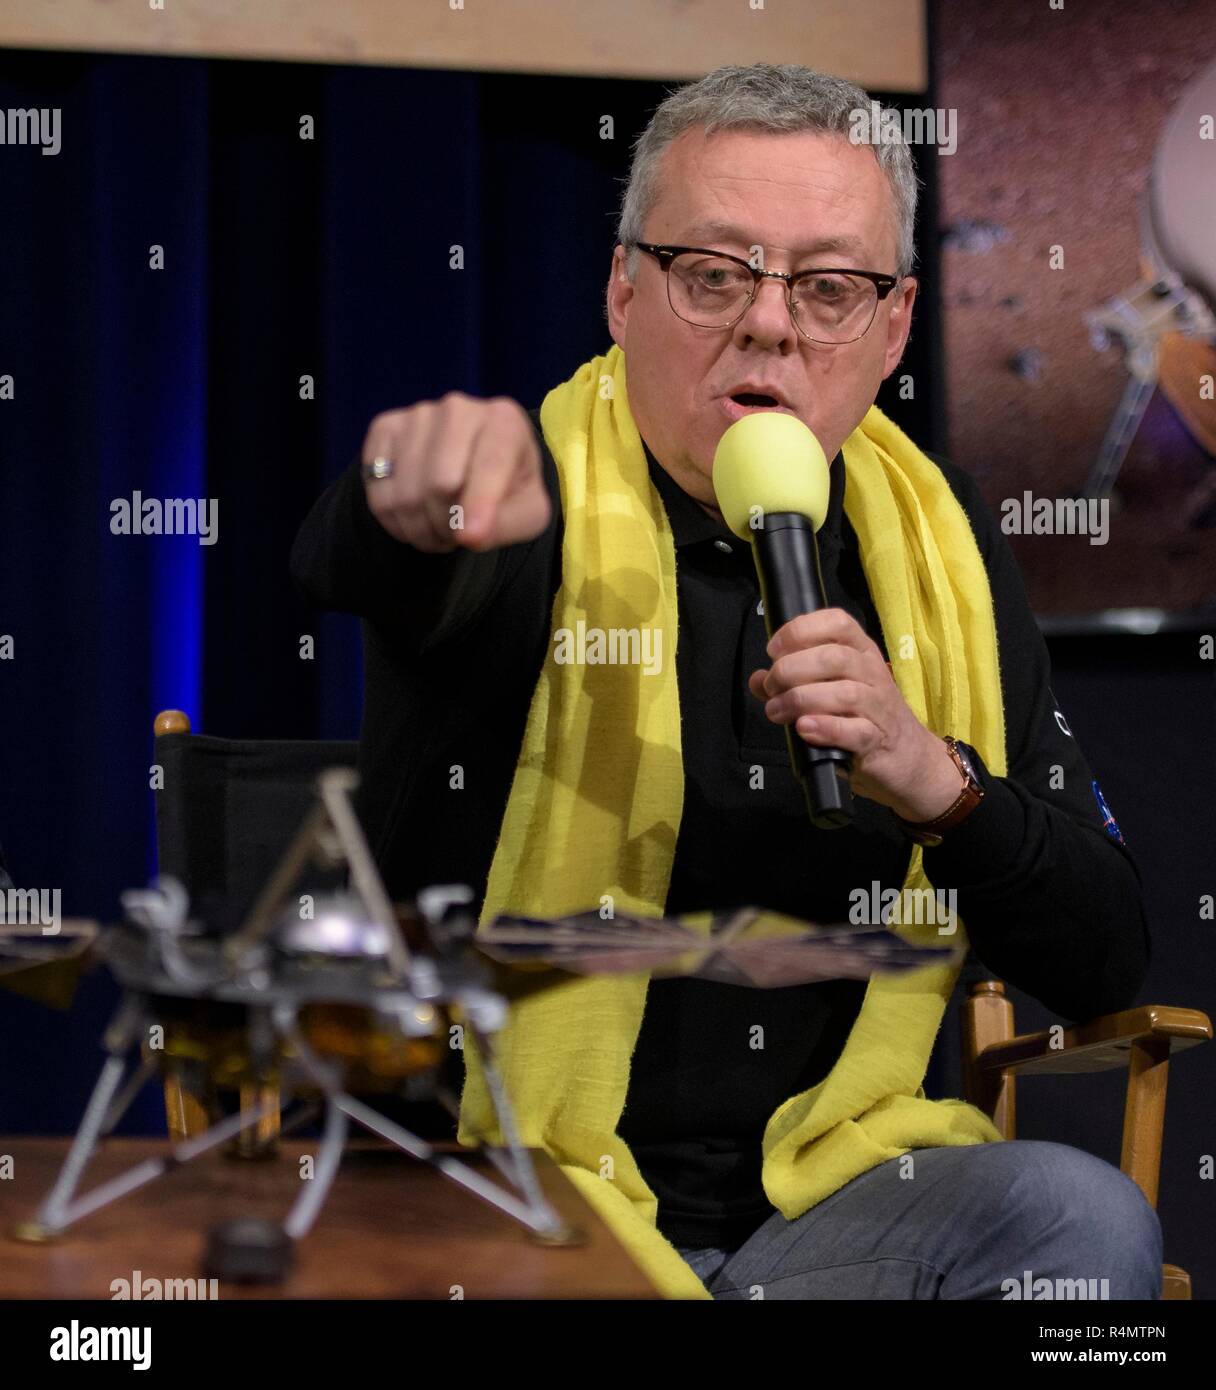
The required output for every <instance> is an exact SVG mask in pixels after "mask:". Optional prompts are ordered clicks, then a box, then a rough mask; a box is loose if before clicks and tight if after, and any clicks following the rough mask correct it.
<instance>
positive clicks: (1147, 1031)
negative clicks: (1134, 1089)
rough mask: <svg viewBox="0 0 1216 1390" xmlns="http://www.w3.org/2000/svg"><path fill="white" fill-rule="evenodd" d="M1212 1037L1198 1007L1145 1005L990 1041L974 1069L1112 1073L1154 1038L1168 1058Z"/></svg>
mask: <svg viewBox="0 0 1216 1390" xmlns="http://www.w3.org/2000/svg"><path fill="white" fill-rule="evenodd" d="M1211 1037H1212V1021H1211V1019H1209V1018H1208V1016H1207V1014H1205V1013H1202V1012H1200V1011H1199V1010H1198V1009H1176V1008H1171V1007H1169V1006H1168V1005H1164V1004H1145V1005H1142V1006H1141V1007H1140V1008H1138V1009H1126V1010H1124V1011H1123V1012H1122V1013H1117V1014H1104V1015H1103V1016H1102V1017H1101V1018H1094V1019H1090V1020H1089V1022H1087V1023H1076V1024H1073V1025H1072V1027H1069V1028H1063V1029H1062V1030H1060V1031H1058V1032H1057V1031H1055V1030H1053V1029H1045V1030H1044V1031H1043V1032H1041V1033H1024V1034H1021V1035H1020V1036H1018V1037H1015V1038H1010V1039H1009V1040H1008V1041H1007V1042H998V1043H990V1044H989V1045H988V1046H987V1047H986V1048H984V1049H983V1051H982V1052H980V1054H979V1055H978V1056H977V1057H976V1066H977V1067H978V1068H979V1069H980V1071H982V1072H991V1073H998V1074H999V1073H1006V1074H1010V1075H1022V1076H1036V1075H1039V1074H1052V1075H1067V1074H1069V1073H1073V1072H1086V1071H1110V1070H1112V1069H1113V1068H1116V1067H1126V1066H1127V1065H1128V1061H1129V1058H1130V1057H1131V1053H1132V1048H1133V1046H1134V1045H1135V1044H1136V1043H1140V1042H1146V1041H1148V1040H1149V1039H1155V1040H1158V1043H1159V1045H1161V1046H1163V1048H1164V1050H1165V1052H1166V1055H1167V1056H1169V1055H1172V1054H1173V1053H1176V1052H1181V1051H1183V1050H1184V1049H1185V1048H1188V1047H1194V1046H1195V1045H1196V1043H1201V1042H1209V1041H1210V1040H1211ZM1053 1038H1054V1043H1053Z"/></svg>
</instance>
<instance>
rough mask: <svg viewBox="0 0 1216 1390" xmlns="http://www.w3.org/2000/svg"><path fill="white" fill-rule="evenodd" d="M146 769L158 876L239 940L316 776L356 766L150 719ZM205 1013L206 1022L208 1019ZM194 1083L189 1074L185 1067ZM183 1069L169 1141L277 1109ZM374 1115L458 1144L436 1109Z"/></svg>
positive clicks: (316, 884)
mask: <svg viewBox="0 0 1216 1390" xmlns="http://www.w3.org/2000/svg"><path fill="white" fill-rule="evenodd" d="M154 730H155V734H156V747H155V762H156V764H158V765H159V766H160V768H161V777H160V778H159V779H158V780H159V783H160V785H159V786H158V788H157V790H156V842H157V856H158V861H159V872H160V873H161V874H162V875H171V876H172V877H174V878H176V879H177V880H178V881H179V882H180V883H181V884H182V885H183V886H184V887H185V889H186V891H187V892H188V893H189V895H190V903H191V915H192V916H194V917H197V918H198V919H199V920H201V921H202V922H203V923H205V924H206V926H207V928H208V930H209V931H211V932H214V933H216V934H219V935H228V934H230V933H232V932H234V931H236V930H237V928H238V927H239V926H240V925H241V923H242V922H243V920H244V919H245V916H246V915H247V913H248V912H249V910H250V908H251V907H252V906H253V904H254V903H255V901H256V900H257V898H258V896H259V894H260V893H261V891H262V889H263V888H264V887H265V885H266V882H267V880H268V879H269V877H270V875H271V873H272V872H273V871H274V869H275V867H276V866H277V864H278V863H279V861H280V859H281V858H282V856H283V854H284V852H285V851H286V850H287V848H288V846H289V845H290V843H291V841H292V840H293V838H294V837H295V835H296V833H297V832H298V831H299V829H300V827H301V826H302V824H303V822H304V820H305V818H306V817H307V815H308V813H309V812H310V811H311V810H312V808H313V806H314V805H315V803H316V784H317V778H318V777H319V775H320V774H321V773H322V772H323V771H324V770H325V769H326V768H330V767H352V768H353V767H354V766H355V764H356V758H357V754H358V748H359V745H358V743H357V742H354V741H344V742H336V741H324V740H315V741H312V740H302V739H300V740H293V739H228V738H216V737H213V736H210V735H201V734H195V733H192V732H191V729H190V721H189V719H188V718H187V716H186V715H185V714H184V713H182V711H180V710H166V711H164V712H162V713H161V714H159V715H157V717H156V722H155V725H154ZM344 880H345V873H344V871H342V870H338V871H327V870H324V869H321V868H317V867H309V868H306V869H305V870H304V871H303V872H302V873H301V875H300V879H299V883H298V886H297V888H296V890H295V891H296V892H300V893H303V892H309V893H321V892H325V891H327V890H329V891H332V890H333V889H335V888H338V887H341V886H342V884H343V883H344ZM208 1007H209V1009H211V1013H214V1009H213V1008H212V1007H211V1006H208ZM448 1060H449V1061H450V1065H448V1066H447V1067H446V1068H445V1071H444V1075H443V1077H442V1081H443V1083H444V1084H445V1085H446V1087H447V1088H448V1089H449V1090H452V1089H453V1088H454V1089H455V1091H456V1092H457V1093H458V1092H459V1089H460V1085H461V1083H462V1079H463V1075H462V1073H463V1068H462V1067H461V1062H460V1057H459V1054H458V1053H455V1052H453V1053H452V1055H451V1058H450V1059H448ZM194 1074H197V1068H195V1069H194ZM191 1075H192V1072H191V1069H190V1067H189V1066H188V1064H183V1065H182V1066H179V1067H175V1066H169V1067H168V1069H167V1071H166V1077H165V1110H166V1117H167V1121H168V1126H169V1132H170V1135H171V1136H172V1137H173V1138H175V1139H180V1138H187V1137H190V1136H192V1135H195V1134H199V1133H201V1132H202V1131H203V1130H205V1129H206V1128H207V1127H208V1125H210V1124H211V1123H213V1122H214V1120H215V1119H216V1118H217V1116H218V1115H219V1114H222V1113H226V1112H231V1111H233V1110H235V1109H236V1107H237V1105H239V1106H240V1107H241V1108H252V1107H254V1106H258V1105H261V1104H263V1103H265V1102H266V1101H267V1100H277V1088H276V1087H273V1086H242V1087H241V1088H240V1090H239V1092H238V1093H230V1094H216V1093H214V1092H210V1091H209V1092H207V1093H206V1094H204V1093H203V1091H202V1089H201V1088H199V1087H196V1086H193V1085H191V1081H190V1078H191ZM375 1104H376V1107H377V1108H378V1109H379V1110H380V1111H381V1112H382V1113H384V1114H387V1115H388V1116H389V1117H390V1118H392V1119H397V1120H399V1121H400V1122H401V1123H403V1124H405V1125H406V1126H407V1127H408V1128H410V1129H412V1130H413V1131H414V1132H415V1133H419V1134H422V1135H424V1136H425V1137H427V1138H431V1139H447V1138H449V1137H454V1136H455V1126H454V1124H453V1122H452V1119H451V1116H450V1115H449V1114H448V1112H447V1111H446V1110H445V1109H444V1108H443V1107H442V1106H441V1105H439V1104H438V1103H437V1102H434V1101H429V1100H427V1101H417V1100H406V1099H404V1098H403V1097H398V1096H392V1095H389V1096H385V1095H378V1096H377V1097H376V1101H375ZM277 1134H278V1116H277V1114H276V1115H274V1117H273V1119H272V1121H271V1122H269V1123H265V1124H259V1125H258V1127H257V1128H256V1129H250V1130H247V1131H244V1132H243V1133H242V1136H241V1139H240V1141H239V1143H238V1145H237V1150H236V1151H237V1152H241V1153H245V1154H247V1155H249V1156H254V1155H255V1154H258V1153H263V1152H266V1151H267V1150H268V1149H270V1148H272V1147H273V1145H274V1141H275V1139H276V1137H277Z"/></svg>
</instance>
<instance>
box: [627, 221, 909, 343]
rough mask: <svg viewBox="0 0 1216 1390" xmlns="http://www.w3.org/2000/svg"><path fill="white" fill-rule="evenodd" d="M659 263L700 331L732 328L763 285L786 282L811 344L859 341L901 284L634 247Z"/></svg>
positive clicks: (680, 308)
mask: <svg viewBox="0 0 1216 1390" xmlns="http://www.w3.org/2000/svg"><path fill="white" fill-rule="evenodd" d="M633 244H634V245H635V246H636V247H637V248H638V250H639V251H645V252H646V253H647V254H648V255H651V256H653V257H654V258H655V260H657V261H658V263H659V266H660V268H661V269H662V270H663V272H664V274H665V276H666V278H667V302H668V303H669V304H670V305H671V307H672V310H673V312H674V313H675V314H676V315H677V317H679V318H682V319H683V320H684V322H685V323H691V324H692V325H694V327H696V328H732V327H733V326H734V325H735V324H736V323H738V322H739V320H740V319H741V318H742V317H743V315H744V314H746V313H747V311H748V310H749V309H750V308H751V306H752V301H753V300H754V299H755V297H756V291H757V290H758V289H759V288H760V281H761V280H763V279H765V278H768V279H771V280H782V281H784V282H785V285H786V291H787V293H786V299H787V301H788V303H789V310H790V318H791V319H792V320H793V322H794V327H795V328H796V329H797V330H798V332H799V333H801V334H802V336H803V337H804V338H805V339H806V340H807V341H808V342H811V343H829V344H832V345H834V346H839V345H840V344H841V343H853V342H856V341H857V339H858V338H863V337H864V336H865V335H866V333H867V332H869V329H870V325H871V324H872V323H873V322H874V315H875V314H876V313H877V312H878V304H879V301H880V300H883V299H886V297H887V295H889V294H890V293H891V291H892V290H893V289H894V288H895V286H896V285H898V284H899V277H898V276H895V275H880V274H879V273H878V272H877V271H874V270H852V269H840V268H836V267H823V268H818V267H817V268H813V269H810V270H799V271H797V272H796V273H795V274H792V275H791V274H788V273H787V272H785V271H781V270H757V269H756V268H755V266H753V265H749V264H748V262H747V261H745V260H743V259H742V258H741V257H739V256H728V255H727V254H726V253H725V252H723V251H709V250H706V249H705V248H704V247H699V246H655V245H653V244H652V243H651V242H647V241H635V242H634V243H633Z"/></svg>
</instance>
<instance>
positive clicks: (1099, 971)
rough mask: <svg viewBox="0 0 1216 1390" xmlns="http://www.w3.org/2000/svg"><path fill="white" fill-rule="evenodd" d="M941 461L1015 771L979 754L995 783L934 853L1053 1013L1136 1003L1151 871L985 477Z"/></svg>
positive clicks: (976, 932)
mask: <svg viewBox="0 0 1216 1390" xmlns="http://www.w3.org/2000/svg"><path fill="white" fill-rule="evenodd" d="M939 466H941V467H942V468H943V471H944V472H945V473H946V476H947V478H948V479H949V481H950V483H951V486H952V487H953V488H954V489H955V492H956V495H958V496H959V500H960V501H961V502H962V503H963V505H964V507H965V508H966V511H967V513H968V516H969V517H970V519H971V524H972V528H973V530H974V531H975V534H976V539H977V541H978V543H979V547H980V551H981V554H982V555H983V558H984V562H985V565H986V567H987V570H988V575H989V580H990V584H991V589H992V599H993V604H994V606H995V612H996V627H997V642H998V650H999V659H1000V666H1001V687H1002V691H1003V694H1004V701H1005V743H1006V763H1007V774H1006V776H1004V777H996V776H994V775H993V774H992V773H991V772H989V771H988V769H987V768H986V767H984V766H983V763H982V761H979V762H978V766H977V773H978V775H979V778H980V781H981V782H982V783H983V785H984V791H985V795H984V798H983V800H982V801H981V802H980V804H979V806H977V807H976V809H975V810H974V811H973V812H972V814H971V815H970V816H969V817H968V818H967V819H966V820H965V821H964V822H963V823H962V824H961V825H959V826H957V827H956V828H955V829H953V830H951V831H949V832H948V833H947V834H946V835H945V836H944V837H943V842H942V844H941V845H940V846H937V847H935V848H932V849H926V850H925V852H924V866H925V872H926V874H927V875H928V877H929V880H930V882H931V883H932V884H933V885H934V887H936V888H954V889H956V890H957V893H958V898H957V901H958V910H959V915H960V916H961V917H962V919H963V921H964V923H965V924H966V928H967V934H968V937H969V939H970V942H971V946H972V949H973V950H974V951H975V954H976V955H977V956H978V957H979V959H980V960H981V961H982V962H983V963H984V965H985V966H986V967H987V968H988V969H990V970H992V971H993V972H994V973H995V974H997V975H999V976H1000V977H1001V978H1002V979H1004V980H1007V981H1008V982H1009V983H1010V984H1012V985H1015V986H1016V987H1017V988H1018V989H1021V990H1024V991H1025V992H1026V993H1027V994H1030V995H1032V996H1033V997H1034V998H1036V999H1038V1000H1040V1002H1042V1003H1043V1004H1045V1005H1046V1006H1047V1008H1049V1009H1051V1010H1052V1011H1053V1012H1054V1013H1057V1014H1060V1015H1061V1016H1063V1017H1065V1018H1068V1019H1086V1018H1093V1017H1096V1016H1097V1015H1099V1014H1104V1013H1110V1012H1114V1011H1117V1010H1119V1009H1124V1008H1128V1007H1129V1006H1130V1005H1131V1004H1132V1003H1133V1001H1134V999H1135V996H1136V994H1137V992H1138V991H1139V989H1140V988H1141V986H1142V984H1143V982H1144V977H1145V974H1146V973H1147V970H1148V964H1149V958H1150V944H1149V936H1148V927H1147V922H1146V920H1145V915H1144V906H1143V901H1142V894H1141V886H1140V876H1139V871H1138V870H1137V868H1136V864H1135V861H1134V860H1133V858H1132V856H1131V853H1130V851H1129V850H1128V848H1127V846H1126V844H1125V843H1124V842H1123V837H1122V834H1121V833H1120V831H1119V829H1118V826H1117V825H1116V824H1115V822H1114V818H1113V817H1112V816H1111V815H1110V813H1109V811H1108V810H1107V808H1106V804H1105V801H1104V799H1103V798H1102V796H1101V792H1100V789H1099V786H1098V782H1097V781H1096V779H1095V778H1094V775H1093V773H1092V771H1091V770H1090V768H1089V765H1088V763H1087V762H1086V760H1085V756H1084V754H1083V753H1082V751H1081V748H1080V746H1079V744H1078V743H1077V739H1076V736H1075V735H1074V734H1073V732H1072V730H1071V728H1070V727H1069V725H1068V722H1067V719H1066V718H1065V716H1064V714H1063V712H1062V711H1061V710H1060V709H1059V707H1058V705H1057V702H1056V699H1055V696H1054V695H1053V693H1052V690H1051V664H1050V659H1049V656H1048V652H1047V644H1046V642H1045V641H1044V640H1043V635H1042V633H1041V632H1040V631H1039V627H1038V624H1037V623H1036V622H1035V619H1034V615H1033V613H1032V611H1031V608H1030V603H1029V600H1028V599H1027V596H1026V590H1025V586H1024V584H1023V582H1022V578H1021V575H1020V573H1019V572H1018V568H1017V564H1016V562H1015V560H1014V558H1013V553H1012V551H1011V550H1010V548H1009V545H1008V542H1007V541H1006V540H1005V538H1004V536H1003V535H1002V534H1001V532H1000V529H999V527H998V526H997V524H996V521H995V519H994V518H993V516H992V513H991V512H990V511H989V510H988V508H987V506H986V504H985V503H984V501H983V498H982V496H981V494H980V492H979V489H978V487H977V486H976V484H975V483H974V481H973V480H972V479H971V478H970V477H969V475H967V474H966V473H964V472H963V471H962V470H961V469H957V468H953V467H951V466H950V465H939Z"/></svg>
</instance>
